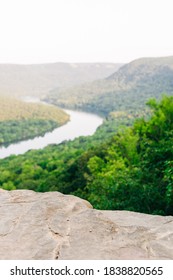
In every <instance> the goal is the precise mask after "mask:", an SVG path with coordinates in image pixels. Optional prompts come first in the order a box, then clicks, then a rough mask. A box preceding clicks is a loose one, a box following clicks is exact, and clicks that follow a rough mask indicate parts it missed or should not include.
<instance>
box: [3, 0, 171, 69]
mask: <svg viewBox="0 0 173 280" xmlns="http://www.w3.org/2000/svg"><path fill="white" fill-rule="evenodd" d="M172 13H173V1H172V0H0V63H18V64H33V63H49V62H115V63H116V62H120V63H125V62H129V61H131V60H134V59H136V58H139V57H157V56H169V55H173V36H172V34H173V31H172V28H173V16H172Z"/></svg>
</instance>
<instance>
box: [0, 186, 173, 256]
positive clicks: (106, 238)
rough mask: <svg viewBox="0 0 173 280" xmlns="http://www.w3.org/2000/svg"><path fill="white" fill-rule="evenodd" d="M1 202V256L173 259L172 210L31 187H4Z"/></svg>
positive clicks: (0, 191)
mask: <svg viewBox="0 0 173 280" xmlns="http://www.w3.org/2000/svg"><path fill="white" fill-rule="evenodd" d="M0 205H1V206H0V217H1V219H0V259H34V260H36V259H57V260H58V259H59V260H67V259H74V260H77V259H173V217H172V216H167V217H162V216H152V215H146V214H140V213H134V212H129V211H98V210H94V209H92V206H91V205H90V204H89V203H88V202H87V201H85V200H82V199H80V198H77V197H74V196H71V195H63V194H61V193H58V192H48V193H35V192H33V191H28V190H15V191H5V190H0Z"/></svg>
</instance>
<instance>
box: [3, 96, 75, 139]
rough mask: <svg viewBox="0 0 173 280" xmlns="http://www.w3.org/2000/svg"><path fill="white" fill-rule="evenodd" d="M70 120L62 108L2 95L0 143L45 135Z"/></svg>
mask: <svg viewBox="0 0 173 280" xmlns="http://www.w3.org/2000/svg"><path fill="white" fill-rule="evenodd" d="M68 120H69V116H68V115H67V114H66V113H65V112H63V111H62V110H61V109H59V108H57V107H55V106H52V105H51V106H50V105H43V104H39V103H26V102H23V101H20V100H17V99H14V98H7V97H2V96H1V97H0V144H9V143H11V142H14V141H19V140H23V139H28V138H32V137H35V136H38V135H43V134H44V133H45V132H47V131H51V130H52V129H54V128H55V127H58V126H60V125H62V124H64V123H66V122H67V121H68Z"/></svg>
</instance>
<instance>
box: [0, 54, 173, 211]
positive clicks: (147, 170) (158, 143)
mask: <svg viewBox="0 0 173 280" xmlns="http://www.w3.org/2000/svg"><path fill="white" fill-rule="evenodd" d="M172 69H173V57H166V58H148V59H139V60H136V61H132V62H131V63H129V64H126V65H123V66H122V67H120V68H119V69H117V70H116V71H115V72H114V73H112V74H111V75H108V77H107V78H104V79H101V78H100V79H98V80H96V81H93V82H91V83H85V84H81V85H77V84H76V85H75V86H74V87H70V88H68V87H66V88H64V87H62V88H61V87H60V88H58V89H57V88H56V86H55V88H54V89H51V90H48V91H47V93H46V95H45V93H44V94H43V95H41V98H42V100H46V101H47V102H49V103H52V104H54V105H58V106H60V107H61V108H63V107H65V108H71V109H73V110H81V111H82V110H85V111H88V112H94V113H96V114H98V115H100V116H104V121H103V124H102V125H101V126H100V127H99V128H98V129H97V131H96V132H95V133H94V134H93V135H92V136H89V137H84V136H80V137H78V138H75V139H74V140H73V141H64V142H62V143H61V144H59V145H56V144H52V145H49V146H47V147H45V148H44V149H39V150H30V151H28V152H27V153H25V154H23V155H18V156H15V155H11V156H10V157H8V158H6V159H1V160H0V174H1V177H0V187H1V188H3V189H5V190H15V189H30V190H34V191H36V192H49V191H58V192H62V193H64V194H73V195H76V196H78V197H81V198H83V199H87V200H88V201H89V202H90V203H91V204H92V205H93V207H94V208H97V209H105V210H128V211H135V212H141V213H148V214H157V215H173V177H172V176H173V173H172V170H173V168H172V164H173V146H172V143H173V94H172V93H173V84H172V78H173V70H172ZM23 96H24V95H23ZM36 96H37V95H36ZM46 108H47V107H46ZM17 111H19V110H16V112H17ZM24 111H25V113H26V111H27V110H24ZM31 111H32V110H31ZM43 115H44V114H43ZM50 115H51V114H50V113H48V115H46V120H47V119H48V117H50ZM32 116H33V115H32ZM37 117H38V116H37ZM16 118H17V116H16ZM43 120H44V117H43ZM52 120H55V116H53V118H52ZM4 122H6V120H5V119H4ZM91 122H92V121H91ZM88 123H89V120H88ZM13 127H14V126H13ZM83 128H84V129H85V125H83Z"/></svg>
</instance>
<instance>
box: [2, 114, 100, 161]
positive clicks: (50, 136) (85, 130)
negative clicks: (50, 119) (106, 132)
mask: <svg viewBox="0 0 173 280" xmlns="http://www.w3.org/2000/svg"><path fill="white" fill-rule="evenodd" d="M64 111H65V112H67V114H69V115H70V121H69V122H68V123H67V124H65V125H63V126H61V127H59V128H56V129H54V130H53V131H52V132H48V133H46V134H45V135H44V136H40V137H35V138H34V139H31V140H25V141H21V142H18V143H15V144H11V145H9V146H8V147H2V148H0V158H5V157H8V156H10V155H12V154H15V155H19V154H23V153H25V152H27V151H28V150H31V149H42V148H44V147H46V146H47V145H49V144H59V143H61V142H63V141H65V140H73V139H75V138H76V137H79V136H88V135H92V134H93V133H94V132H95V131H96V129H97V127H98V126H100V125H101V124H102V122H103V120H102V118H101V117H99V116H97V115H94V114H90V113H84V112H77V111H71V110H64Z"/></svg>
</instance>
